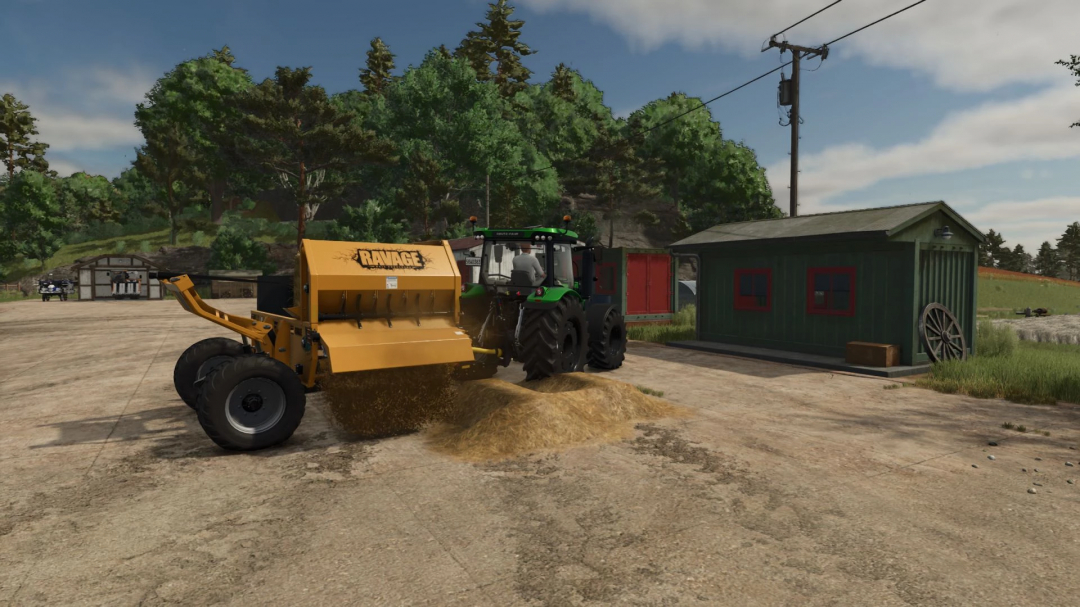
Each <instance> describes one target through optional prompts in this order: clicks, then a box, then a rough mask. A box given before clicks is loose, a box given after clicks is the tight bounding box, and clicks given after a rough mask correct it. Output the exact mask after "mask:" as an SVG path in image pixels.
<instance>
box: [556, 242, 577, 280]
mask: <svg viewBox="0 0 1080 607" xmlns="http://www.w3.org/2000/svg"><path fill="white" fill-rule="evenodd" d="M554 249H555V284H556V285H558V286H563V287H571V286H573V285H574V253H573V251H572V250H571V249H570V245H568V244H558V243H556V244H555V245H554Z"/></svg>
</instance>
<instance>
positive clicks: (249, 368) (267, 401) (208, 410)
mask: <svg viewBox="0 0 1080 607" xmlns="http://www.w3.org/2000/svg"><path fill="white" fill-rule="evenodd" d="M305 407H306V396H305V395H304V384H302V383H301V382H300V377H299V376H297V374H296V372H295V371H293V370H292V369H290V368H289V367H288V366H287V365H285V364H284V363H282V362H280V361H277V360H274V359H272V358H270V357H267V356H244V357H241V358H237V359H234V360H231V361H229V362H226V363H225V364H223V365H221V366H220V367H218V368H217V369H214V371H213V372H212V373H210V377H208V378H207V379H206V381H205V382H204V383H203V386H202V390H200V391H199V400H198V403H197V405H196V407H195V411H196V412H197V413H198V414H199V424H200V425H201V426H202V428H203V430H205V431H206V435H207V436H208V437H210V440H212V441H214V442H215V443H217V445H218V446H220V447H223V448H225V449H230V450H233V451H253V450H255V449H265V448H266V447H272V446H274V445H277V444H280V443H283V442H285V441H286V440H288V439H289V437H290V436H292V434H293V432H295V431H296V428H297V426H299V425H300V420H301V419H302V418H303V417H304V409H305Z"/></svg>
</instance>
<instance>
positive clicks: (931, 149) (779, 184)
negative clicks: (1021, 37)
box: [768, 86, 1080, 213]
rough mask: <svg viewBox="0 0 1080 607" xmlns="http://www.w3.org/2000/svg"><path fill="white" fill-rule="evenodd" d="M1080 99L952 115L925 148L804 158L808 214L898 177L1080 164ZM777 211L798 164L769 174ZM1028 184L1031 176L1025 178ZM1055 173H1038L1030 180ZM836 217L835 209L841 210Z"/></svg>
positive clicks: (1044, 98)
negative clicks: (1079, 119)
mask: <svg viewBox="0 0 1080 607" xmlns="http://www.w3.org/2000/svg"><path fill="white" fill-rule="evenodd" d="M1078 101H1080V92H1078V91H1077V89H1076V88H1074V87H1071V86H1062V87H1053V88H1049V89H1046V90H1043V91H1041V92H1038V93H1036V94H1034V95H1031V96H1028V97H1025V98H1022V99H1019V100H1015V101H1007V102H994V103H987V104H985V105H982V106H979V107H976V108H973V109H970V110H965V111H963V112H958V113H955V114H952V115H950V116H948V117H946V118H945V120H943V121H942V122H941V123H940V124H939V125H938V126H937V127H936V128H935V129H934V130H933V131H932V132H931V133H930V135H929V136H927V137H926V138H925V139H923V140H922V141H918V142H914V143H903V144H899V145H895V146H892V147H888V148H881V149H875V148H871V147H868V146H866V145H862V144H844V145H838V146H833V147H829V148H826V149H825V150H824V151H822V152H820V153H818V154H809V155H802V156H800V158H799V169H800V173H799V206H800V212H802V211H803V209H805V212H807V213H810V212H816V211H821V210H825V209H824V205H825V203H826V202H827V200H828V199H829V198H831V197H834V196H837V195H839V194H842V193H845V192H851V191H855V190H860V189H863V188H866V187H868V186H871V185H873V184H875V183H877V182H880V181H883V180H886V179H890V178H898V177H910V176H917V175H930V174H941V173H950V172H953V171H960V170H965V169H974V168H979V167H986V166H992V165H996V164H1001V163H1005V162H1014V161H1025V160H1027V161H1039V160H1057V159H1065V158H1080V136H1078V134H1077V132H1076V130H1075V129H1069V128H1068V125H1069V124H1071V123H1072V122H1073V121H1075V120H1076V113H1077V108H1078V107H1080V105H1078ZM768 175H769V181H770V183H771V185H772V186H773V193H774V195H775V196H776V199H777V205H778V206H780V208H784V209H786V208H787V206H788V185H789V181H790V179H789V176H790V161H783V162H781V163H778V164H777V165H775V166H772V167H769V169H768ZM1022 176H1023V177H1025V178H1029V176H1028V175H1027V174H1026V173H1025V174H1024V175H1022ZM1036 176H1039V177H1043V176H1047V177H1048V176H1049V171H1046V170H1042V171H1041V172H1036V171H1034V170H1032V171H1031V173H1030V178H1035V177H1036ZM833 210H835V209H833Z"/></svg>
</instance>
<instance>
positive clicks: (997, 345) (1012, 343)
mask: <svg viewBox="0 0 1080 607" xmlns="http://www.w3.org/2000/svg"><path fill="white" fill-rule="evenodd" d="M975 338H976V339H975V353H976V355H978V356H1012V355H1013V354H1015V353H1016V346H1017V344H1019V343H1020V338H1019V337H1018V336H1017V335H1016V331H1013V329H1012V327H1009V326H1006V325H994V323H992V322H990V321H988V320H980V321H979V324H978V325H976V328H975Z"/></svg>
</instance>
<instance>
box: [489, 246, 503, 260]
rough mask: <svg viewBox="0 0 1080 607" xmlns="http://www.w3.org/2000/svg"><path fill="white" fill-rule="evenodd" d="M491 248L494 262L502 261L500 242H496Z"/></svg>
mask: <svg viewBox="0 0 1080 607" xmlns="http://www.w3.org/2000/svg"><path fill="white" fill-rule="evenodd" d="M492 250H493V251H494V252H495V263H502V258H503V246H502V245H501V244H497V245H495V246H494V247H493V248H492Z"/></svg>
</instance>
